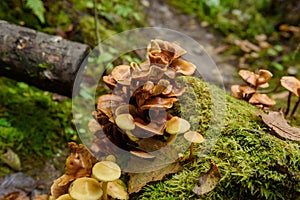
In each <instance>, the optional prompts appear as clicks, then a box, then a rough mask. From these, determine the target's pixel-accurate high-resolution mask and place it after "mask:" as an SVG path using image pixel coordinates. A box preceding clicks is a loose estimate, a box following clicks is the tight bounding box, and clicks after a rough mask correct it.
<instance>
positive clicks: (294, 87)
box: [280, 76, 300, 97]
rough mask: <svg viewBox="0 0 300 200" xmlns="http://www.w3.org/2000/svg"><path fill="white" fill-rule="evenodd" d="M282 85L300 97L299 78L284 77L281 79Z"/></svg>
mask: <svg viewBox="0 0 300 200" xmlns="http://www.w3.org/2000/svg"><path fill="white" fill-rule="evenodd" d="M280 83H281V85H282V86H283V87H285V88H286V89H287V90H289V91H290V92H292V93H294V94H295V95H296V96H297V97H300V81H299V80H298V79H297V78H295V77H294V76H283V77H282V78H281V79H280Z"/></svg>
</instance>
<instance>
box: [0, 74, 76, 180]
mask: <svg viewBox="0 0 300 200" xmlns="http://www.w3.org/2000/svg"><path fill="white" fill-rule="evenodd" d="M71 120H72V115H71V101H70V100H65V101H63V102H56V101H53V100H52V99H51V93H49V92H44V91H41V90H38V89H36V88H34V87H30V86H28V85H27V84H26V83H23V82H15V81H12V80H10V79H6V78H1V79H0V154H2V153H4V152H5V151H6V150H7V149H8V148H11V149H12V150H13V151H15V152H16V153H17V154H18V155H19V157H20V158H21V162H22V163H23V162H32V160H35V159H36V160H40V162H36V164H37V163H41V162H43V160H45V159H46V158H50V157H51V156H53V155H54V153H56V152H57V151H58V150H59V149H62V148H66V147H67V141H71V140H76V141H78V138H77V133H76V131H75V130H74V128H73V127H72V124H71ZM2 165H3V163H2V162H0V166H1V167H0V175H2V174H3V173H6V172H7V170H8V168H7V167H5V166H4V165H3V166H2ZM31 165H32V166H34V165H33V164H32V163H31ZM27 167H28V166H27ZM25 168H26V167H25ZM8 171H9V170H8Z"/></svg>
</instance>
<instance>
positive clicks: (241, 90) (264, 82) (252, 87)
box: [231, 69, 275, 109]
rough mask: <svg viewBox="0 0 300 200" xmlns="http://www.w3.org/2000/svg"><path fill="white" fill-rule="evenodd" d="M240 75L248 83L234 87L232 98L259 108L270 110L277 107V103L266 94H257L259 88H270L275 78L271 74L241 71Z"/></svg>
mask: <svg viewBox="0 0 300 200" xmlns="http://www.w3.org/2000/svg"><path fill="white" fill-rule="evenodd" d="M239 75H240V76H241V77H242V79H243V80H244V81H245V82H246V85H232V86H231V91H232V94H231V95H232V96H233V97H236V98H238V99H243V100H245V101H248V102H249V103H251V104H253V105H256V106H257V107H259V108H263V109H268V108H270V107H272V106H273V105H275V101H274V100H272V99H271V98H270V97H268V96H267V95H266V94H260V93H257V91H258V89H259V88H267V87H269V84H268V81H269V80H270V78H271V77H272V76H273V74H272V73H271V72H269V71H268V70H265V69H261V70H259V71H258V73H257V74H256V73H254V72H251V71H248V70H240V71H239Z"/></svg>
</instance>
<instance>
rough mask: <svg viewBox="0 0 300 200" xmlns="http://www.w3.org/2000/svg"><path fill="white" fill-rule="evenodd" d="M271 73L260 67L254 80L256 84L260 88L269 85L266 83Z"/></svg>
mask: <svg viewBox="0 0 300 200" xmlns="http://www.w3.org/2000/svg"><path fill="white" fill-rule="evenodd" d="M272 76H273V74H272V73H271V72H270V71H268V70H265V69H261V70H259V71H258V78H257V80H256V85H257V86H259V87H261V88H266V87H268V86H269V84H268V83H267V82H268V81H269V80H270V78H272Z"/></svg>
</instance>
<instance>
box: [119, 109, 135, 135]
mask: <svg viewBox="0 0 300 200" xmlns="http://www.w3.org/2000/svg"><path fill="white" fill-rule="evenodd" d="M115 121H116V124H117V125H118V127H119V128H121V129H123V130H129V131H130V130H133V129H134V128H135V123H134V119H133V117H132V116H131V114H128V113H125V114H120V115H118V116H117V117H116V119H115Z"/></svg>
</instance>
